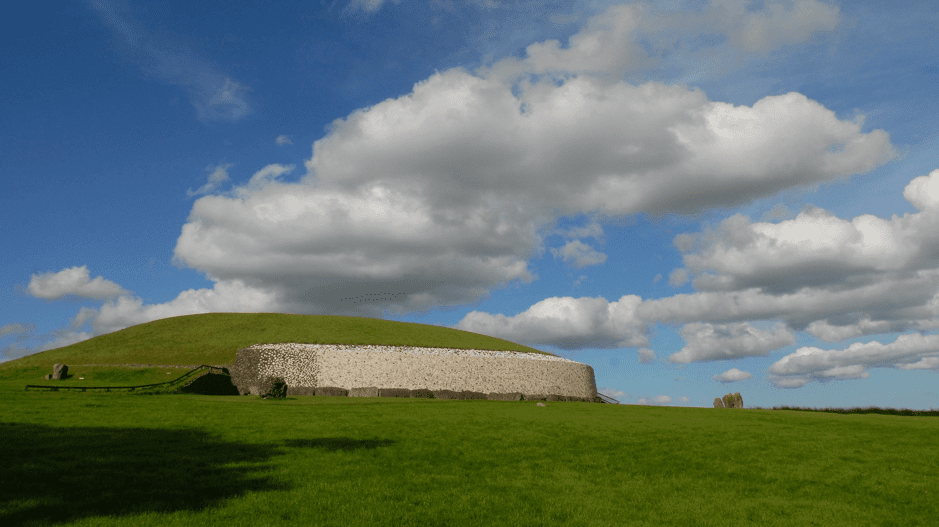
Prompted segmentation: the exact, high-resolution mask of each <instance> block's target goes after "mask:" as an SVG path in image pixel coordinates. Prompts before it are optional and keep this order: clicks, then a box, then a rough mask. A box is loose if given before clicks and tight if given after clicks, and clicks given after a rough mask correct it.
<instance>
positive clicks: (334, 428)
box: [0, 315, 939, 527]
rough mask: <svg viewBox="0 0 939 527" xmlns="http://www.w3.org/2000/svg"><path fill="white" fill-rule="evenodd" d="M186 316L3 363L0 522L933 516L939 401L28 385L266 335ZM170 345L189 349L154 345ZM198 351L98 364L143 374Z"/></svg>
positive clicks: (120, 381)
mask: <svg viewBox="0 0 939 527" xmlns="http://www.w3.org/2000/svg"><path fill="white" fill-rule="evenodd" d="M200 316H202V317H205V316H207V315H200ZM225 316H227V315H222V316H221V317H222V318H224V317H225ZM180 318H182V317H180ZM275 318H276V317H275ZM335 318H344V317H335ZM168 320H169V321H174V319H168ZM353 320H356V319H353ZM358 320H367V319H358ZM158 322H160V321H158ZM180 322H181V321H179V320H175V322H171V323H169V324H168V326H167V327H169V328H176V330H177V333H176V334H168V335H160V334H156V333H148V332H141V333H138V334H139V335H147V336H148V339H149V341H148V342H134V341H133V339H129V338H128V337H127V335H126V334H125V335H124V336H122V337H120V338H119V339H117V338H115V339H114V340H111V341H109V342H112V343H118V344H119V345H120V346H121V349H119V350H118V349H108V348H107V346H105V345H103V344H102V342H97V343H92V341H94V340H96V339H91V340H89V341H86V343H82V344H86V347H84V348H83V347H81V346H80V344H77V345H74V346H70V347H69V348H73V349H72V350H71V351H69V352H68V354H65V353H64V350H66V349H67V348H62V349H60V350H52V351H49V352H44V353H42V354H37V355H33V356H31V357H27V358H26V359H29V361H28V363H26V364H13V363H15V362H18V361H13V363H6V364H2V365H0V448H2V450H0V452H2V459H0V525H4V526H6V525H11V526H13V525H23V526H32V525H75V526H78V525H82V526H98V525H101V526H104V525H108V526H112V525H114V526H116V525H121V526H123V525H131V526H144V525H146V526H151V525H152V526H164V525H178V526H190V525H191V526H203V525H219V526H241V525H244V526H252V527H254V526H258V525H305V526H307V525H309V526H358V525H361V526H415V527H418V526H420V527H423V526H462V525H480V526H483V525H499V526H502V525H505V526H513V525H518V526H556V525H571V526H581V525H583V526H621V525H622V526H633V525H635V526H663V525H676V526H679V525H680V526H740V525H779V526H793V525H818V526H825V527H828V526H841V525H843V526H852V527H853V526H864V525H904V526H907V525H908V526H917V525H919V526H932V525H936V518H939V500H937V499H936V496H937V494H939V456H937V455H936V452H935V447H936V444H937V440H939V420H937V419H933V418H930V417H928V416H923V415H911V416H903V415H878V414H839V413H828V412H813V411H789V410H768V409H745V410H716V409H712V408H680V407H652V406H632V405H613V404H590V403H572V402H566V403H565V402H557V403H551V402H549V403H547V405H546V406H545V407H538V406H536V405H535V403H534V402H524V401H523V402H503V401H485V400H484V401H459V400H448V401H436V400H427V399H394V398H347V397H288V398H287V399H283V400H265V399H261V398H260V397H257V396H228V397H224V396H205V395H152V396H148V395H134V394H122V393H114V392H112V393H95V392H85V393H82V392H65V391H58V392H47V391H26V390H25V389H24V386H25V385H26V384H42V383H41V382H36V381H39V380H40V379H41V376H42V375H44V374H45V373H49V372H51V364H52V363H55V362H65V363H66V364H69V363H70V362H71V363H76V364H79V363H85V360H86V359H89V358H90V357H94V359H93V360H87V363H135V364H137V363H139V364H203V363H205V364H227V363H231V362H233V359H234V354H233V352H231V354H230V355H226V354H225V353H226V352H225V351H224V349H221V348H223V347H224V346H221V345H219V344H218V343H219V341H221V340H225V341H226V342H237V343H236V344H230V345H234V346H237V347H243V346H245V345H249V344H253V343H254V342H249V343H247V344H245V343H243V341H242V340H239V339H241V338H242V337H244V338H247V336H244V335H242V336H233V335H231V334H230V333H231V331H229V332H227V333H226V332H219V331H216V332H213V333H211V334H207V335H206V336H205V338H204V339H203V338H198V334H195V337H196V338H188V339H184V340H186V342H187V343H188V344H187V345H188V346H189V347H188V348H186V349H183V350H178V351H176V352H173V351H172V350H173V349H172V348H171V347H161V346H167V345H168V344H167V343H170V342H181V341H180V340H179V337H178V335H181V334H183V333H185V331H182V330H179V327H180ZM182 322H185V321H182ZM150 324H157V322H153V323H150ZM174 324H175V325H174ZM277 325H278V324H277V322H276V321H271V322H270V325H268V326H266V327H267V328H268V330H271V329H272V328H276V327H277ZM283 325H284V326H286V327H290V324H289V323H284V324H283ZM142 326H149V324H145V325H142ZM142 326H137V327H136V328H142ZM238 327H240V326H238ZM334 327H335V326H334ZM348 328H352V329H357V328H355V327H354V325H353V326H347V329H348ZM134 329H135V328H128V329H127V330H124V331H125V332H129V331H131V330H134ZM216 329H217V328H216ZM441 329H445V328H441ZM119 333H121V332H117V333H114V334H112V335H118V334H119ZM275 333H276V331H275V332H274V333H268V335H272V336H273V335H274V334H275ZM432 333H433V331H431V330H427V333H426V334H427V335H431V336H432ZM357 334H358V335H363V337H361V338H365V339H369V338H378V337H380V335H377V334H376V333H375V330H374V329H373V331H372V332H369V331H361V332H358V333H357ZM189 335H190V337H192V336H193V335H194V334H192V333H189ZM323 335H324V333H322V332H321V333H319V336H320V338H322V337H323ZM468 335H472V334H468ZM278 336H279V335H278ZM295 336H297V334H290V336H289V337H284V338H288V339H294V337H295ZM104 337H109V335H104V336H102V337H97V339H104ZM272 338H276V337H272ZM329 338H349V339H356V338H359V337H356V336H348V335H347V336H345V337H343V336H342V335H340V334H339V333H334V334H331V335H330V336H329ZM428 338H431V337H428ZM467 338H469V337H467ZM261 341H265V340H263V339H262V340H261ZM285 341H287V340H285ZM294 341H296V340H294ZM274 342H276V340H274ZM314 342H315V341H314ZM345 342H346V343H354V342H353V341H352V340H349V341H345ZM501 342H503V343H505V341H501ZM362 343H377V342H374V341H366V342H362ZM505 344H506V345H511V343H505ZM409 345H427V344H426V343H423V341H422V343H421V344H414V343H411V344H409ZM439 345H440V347H485V348H488V349H492V347H491V346H482V345H479V344H471V345H467V346H459V345H456V344H455V343H454V344H451V343H450V342H440V344H439ZM200 346H202V347H204V349H206V350H211V352H212V353H214V355H206V356H201V355H199V349H200ZM237 347H236V349H237ZM502 349H511V348H502ZM129 350H130V351H129ZM133 350H139V351H140V353H141V355H136V354H135V353H134V352H133ZM160 350H162V351H163V352H164V353H165V354H166V355H165V356H173V357H175V359H176V360H174V361H169V362H167V361H166V360H165V359H162V358H160V359H158V360H155V358H159V357H163V356H164V355H159V354H156V352H157V351H160ZM524 350H525V351H527V349H524ZM520 351H521V350H520ZM47 353H48V354H50V356H49V357H50V358H42V357H41V356H42V355H45V354H47ZM172 353H175V355H172ZM207 353H208V352H207ZM146 354H150V355H146ZM51 357H55V358H51ZM102 357H117V358H119V359H118V360H112V359H107V360H103V359H102ZM145 357H146V358H145ZM226 357H230V360H229V359H228V358H226ZM21 360H24V359H21ZM33 361H34V362H33ZM46 363H48V366H47V365H46ZM70 370H71V366H70ZM185 371H186V370H185V369H180V368H163V369H161V368H140V369H134V368H102V367H94V368H92V369H89V370H86V372H85V374H84V375H86V376H93V377H92V378H93V379H94V380H95V382H96V383H98V382H113V383H114V385H128V384H147V383H149V382H150V381H153V382H160V381H164V380H168V379H170V378H174V377H176V376H178V375H181V374H182V373H184V372H185ZM70 373H72V372H71V371H70ZM167 373H169V375H167ZM37 376H38V377H39V378H37ZM77 378H78V377H77V376H74V377H72V378H71V379H69V380H66V381H59V382H60V383H62V385H63V386H67V385H71V384H72V383H73V382H74V380H75V379H77ZM86 380H88V379H87V377H86Z"/></svg>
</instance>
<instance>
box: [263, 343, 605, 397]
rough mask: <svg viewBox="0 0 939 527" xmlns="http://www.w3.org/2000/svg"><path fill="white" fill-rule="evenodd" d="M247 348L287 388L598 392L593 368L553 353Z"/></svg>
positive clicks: (312, 346) (309, 346)
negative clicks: (255, 353)
mask: <svg viewBox="0 0 939 527" xmlns="http://www.w3.org/2000/svg"><path fill="white" fill-rule="evenodd" d="M251 349H256V350H260V351H261V361H260V365H259V371H258V374H259V376H265V375H274V376H280V377H283V378H284V380H285V381H286V382H287V385H288V386H297V387H301V386H303V387H319V386H335V387H339V388H345V389H352V388H361V387H367V386H375V387H378V388H407V389H410V390H414V389H417V388H428V389H430V390H454V391H462V390H470V391H474V392H483V393H492V392H496V393H510V392H521V393H523V394H555V395H566V396H573V397H587V398H593V397H595V396H596V394H597V387H596V381H595V379H594V373H593V368H592V367H590V366H589V365H586V364H582V363H579V362H575V361H572V360H569V359H564V358H561V357H555V356H552V355H541V354H535V353H521V352H514V351H490V350H463V349H451V348H417V347H399V346H350V345H329V344H258V345H254V346H251Z"/></svg>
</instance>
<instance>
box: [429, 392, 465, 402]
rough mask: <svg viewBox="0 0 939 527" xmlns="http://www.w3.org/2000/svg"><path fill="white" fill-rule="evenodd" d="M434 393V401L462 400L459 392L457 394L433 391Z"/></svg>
mask: <svg viewBox="0 0 939 527" xmlns="http://www.w3.org/2000/svg"><path fill="white" fill-rule="evenodd" d="M433 393H434V399H444V400H447V399H459V398H460V394H459V392H455V391H453V390H433Z"/></svg>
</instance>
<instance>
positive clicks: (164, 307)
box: [0, 0, 939, 409]
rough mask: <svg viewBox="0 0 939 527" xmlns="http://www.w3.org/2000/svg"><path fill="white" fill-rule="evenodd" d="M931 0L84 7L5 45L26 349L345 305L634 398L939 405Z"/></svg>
mask: <svg viewBox="0 0 939 527" xmlns="http://www.w3.org/2000/svg"><path fill="white" fill-rule="evenodd" d="M937 23H939V10H937V9H936V8H935V6H934V4H933V3H932V2H929V1H922V2H916V1H909V2H900V3H884V2H875V1H857V2H844V3H834V2H823V1H815V0H798V1H779V2H772V1H768V0H767V1H763V2H744V1H734V0H725V1H719V0H714V1H712V2H711V3H710V4H704V3H699V2H681V1H672V2H650V3H618V2H601V1H589V2H588V1H584V2H550V1H538V2H525V1H517V2H506V1H498V0H480V1H467V2H458V1H455V0H452V1H440V0H399V1H395V0H389V1H384V2H383V1H380V0H373V1H352V2H347V1H342V0H336V1H332V2H329V1H325V0H324V1H320V2H277V3H274V4H273V5H271V4H269V3H259V2H258V3H255V2H238V3H235V4H232V3H230V2H225V3H222V2H214V1H205V2H197V3H192V2H175V1H170V2H163V3H160V4H159V5H153V4H152V3H142V2H132V1H101V2H94V1H92V2H84V3H82V2H53V3H51V4H50V3H44V4H43V5H42V6H34V5H32V4H28V3H26V4H22V3H21V4H20V5H17V6H15V7H12V8H10V14H9V15H8V16H6V17H4V19H3V21H2V22H0V24H3V31H2V32H0V39H2V40H0V42H2V49H0V51H2V54H0V56H3V57H4V59H3V61H2V63H0V68H2V70H0V71H2V75H0V94H2V95H3V97H2V101H3V103H2V104H3V105H2V112H0V181H2V185H3V192H0V232H2V236H0V258H2V260H0V261H2V265H0V354H2V355H0V361H5V360H11V359H14V358H17V357H21V356H24V355H28V354H31V353H36V352H38V351H43V350H48V349H53V348H56V347H61V346H64V345H68V344H72V343H75V342H80V341H82V340H85V339H88V338H91V337H94V336H96V335H100V334H104V333H109V332H112V331H116V330H119V329H122V328H125V327H128V326H132V325H135V324H140V323H144V322H149V321H151V320H156V319H160V318H165V317H170V316H178V315H186V314H194V313H206V312H284V313H307V314H338V315H354V316H368V317H375V318H387V319H391V320H401V321H408V322H420V323H425V324H436V325H442V326H449V327H457V328H460V329H465V330H468V331H474V332H478V333H485V334H490V335H494V336H497V337H501V338H505V339H508V340H512V341H515V342H520V343H524V344H527V345H530V346H533V347H537V348H539V349H543V350H546V351H551V352H553V353H557V354H559V355H562V356H564V357H568V358H571V359H574V360H577V361H580V362H584V363H586V364H589V365H591V366H592V367H593V368H594V371H595V374H596V380H597V385H598V389H599V391H600V392H601V393H604V394H606V395H609V396H611V397H614V398H616V399H618V400H619V401H620V402H622V403H625V404H653V405H664V406H702V407H709V406H711V404H712V402H713V400H714V398H715V397H719V396H722V395H724V394H726V393H732V392H740V393H741V394H742V395H743V398H744V403H745V405H747V406H764V407H771V406H774V405H799V406H811V407H825V406H833V407H854V406H867V405H877V406H882V407H894V408H915V409H927V408H936V407H939V390H937V377H936V373H937V370H939V335H937V331H936V329H939V263H937V257H939V234H936V233H937V232H939V229H936V228H935V227H936V226H937V225H939V126H937V123H939V105H937V104H935V87H936V86H937V81H939V51H937V50H939V37H937V36H936V33H935V27H937Z"/></svg>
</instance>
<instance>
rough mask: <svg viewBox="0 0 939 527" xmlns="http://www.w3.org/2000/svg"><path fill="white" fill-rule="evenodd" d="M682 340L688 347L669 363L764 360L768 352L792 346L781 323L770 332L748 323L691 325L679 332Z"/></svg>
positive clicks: (788, 335)
mask: <svg viewBox="0 0 939 527" xmlns="http://www.w3.org/2000/svg"><path fill="white" fill-rule="evenodd" d="M681 336H682V338H683V339H685V341H686V342H688V345H686V346H685V347H684V348H682V349H681V351H679V352H678V353H675V354H673V355H672V356H671V357H669V360H670V361H672V362H677V363H689V362H701V361H710V360H728V359H737V358H741V357H753V356H766V355H768V354H769V352H770V351H773V350H775V349H778V348H781V347H783V346H789V345H792V344H794V343H795V336H794V335H793V334H792V333H791V332H789V330H787V329H786V326H785V324H782V323H777V324H776V325H775V326H774V327H773V329H772V330H761V329H757V328H755V327H753V326H752V325H751V324H750V323H748V322H740V323H735V324H706V323H693V324H686V325H685V326H684V327H683V328H682V330H681Z"/></svg>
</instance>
